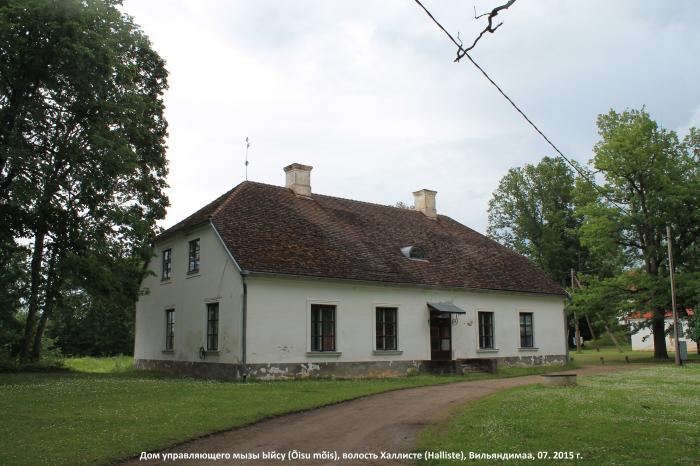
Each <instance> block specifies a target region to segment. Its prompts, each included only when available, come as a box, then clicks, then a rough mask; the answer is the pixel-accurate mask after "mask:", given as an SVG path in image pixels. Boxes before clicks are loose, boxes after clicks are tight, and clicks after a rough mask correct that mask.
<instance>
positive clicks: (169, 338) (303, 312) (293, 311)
mask: <svg viewBox="0 0 700 466" xmlns="http://www.w3.org/2000/svg"><path fill="white" fill-rule="evenodd" d="M310 172H311V167H308V166H305V165H300V164H293V165H290V166H288V167H286V168H285V173H286V186H285V187H277V186H271V185H266V184H261V183H254V182H244V183H241V184H240V185H238V186H237V187H235V188H234V189H233V190H231V191H229V192H228V193H226V194H224V195H223V196H221V197H220V198H218V199H217V200H215V201H214V202H212V203H210V204H209V205H207V206H205V207H204V208H202V209H200V211H198V212H196V213H195V214H193V215H192V216H190V217H188V218H187V219H185V220H183V221H182V222H180V223H178V224H176V225H174V226H173V227H172V228H170V229H168V230H166V231H165V232H163V233H162V234H161V235H160V236H159V237H158V238H156V241H155V243H154V245H155V249H156V257H154V258H153V260H151V261H150V263H149V270H150V271H151V272H152V274H150V275H149V276H148V277H147V278H146V279H144V282H143V284H142V287H143V288H144V289H145V293H144V294H143V296H142V297H141V299H140V300H139V302H138V304H137V311H136V335H135V340H136V341H135V349H134V358H135V364H136V366H137V367H140V368H148V369H158V370H167V371H172V372H178V373H188V374H200V375H205V376H223V377H230V378H243V377H254V378H263V379H269V378H294V377H309V376H310V377H313V376H396V375H402V374H407V373H411V372H415V371H419V370H422V369H424V368H426V367H428V366H429V365H431V364H436V363H450V362H459V361H464V362H471V363H474V362H477V363H478V362H480V361H487V360H488V361H491V360H497V361H500V362H501V363H508V364H510V363H524V364H538V363H550V362H563V361H565V360H566V357H567V347H566V341H565V328H566V327H565V317H564V312H563V300H564V292H563V290H562V289H561V288H560V287H559V286H558V285H556V284H555V283H553V282H552V281H551V280H549V279H548V278H547V277H546V276H545V275H544V273H543V272H542V271H541V270H539V269H537V267H535V266H534V265H533V264H531V263H530V262H529V261H528V260H527V259H525V258H524V257H522V256H520V255H518V254H516V253H514V252H512V251H510V250H508V249H507V248H504V247H503V246H501V245H499V244H497V243H495V242H494V241H492V240H490V239H488V238H486V237H484V236H483V235H480V234H479V233H477V232H475V231H473V230H471V229H469V228H467V227H465V226H463V225H461V224H459V223H457V222H455V221H454V220H452V219H450V218H449V217H446V216H443V215H438V214H437V211H436V207H435V194H436V193H435V192H434V191H429V190H421V191H417V192H415V193H414V196H415V208H414V209H410V210H409V209H400V208H395V207H388V206H381V205H377V204H369V203H365V202H359V201H352V200H347V199H340V198H335V197H330V196H322V195H318V194H314V193H313V192H312V190H311V183H310Z"/></svg>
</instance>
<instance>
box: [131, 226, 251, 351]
mask: <svg viewBox="0 0 700 466" xmlns="http://www.w3.org/2000/svg"><path fill="white" fill-rule="evenodd" d="M196 238H199V239H200V264H199V273H197V274H194V275H188V274H187V259H188V242H189V241H190V240H193V239H196ZM168 248H171V249H172V278H171V279H170V280H168V281H166V282H163V281H161V267H162V264H161V261H162V251H163V250H164V249H168ZM148 268H149V270H151V271H152V272H153V273H154V275H153V276H149V277H147V278H146V279H145V280H144V281H143V283H142V284H141V287H142V288H144V289H145V290H146V294H144V295H143V296H142V297H141V298H140V299H139V301H138V303H137V305H136V335H135V347H134V358H135V359H160V360H180V361H200V359H199V348H200V347H201V346H204V347H206V326H207V320H206V303H208V302H218V303H219V351H218V353H212V352H210V353H207V357H206V362H221V363H238V362H240V360H239V359H240V353H241V330H242V329H241V315H242V302H243V301H242V299H243V298H242V294H243V286H242V281H241V276H240V273H239V272H238V270H237V268H236V266H235V264H234V263H233V261H231V259H230V258H229V256H228V254H227V252H226V250H225V249H224V246H223V245H222V244H221V241H220V240H219V238H218V236H217V234H216V232H215V231H214V230H213V227H212V226H211V225H205V226H202V227H199V228H197V229H196V230H193V231H189V232H183V233H178V234H176V235H175V236H174V237H172V238H169V239H166V240H165V241H164V242H161V243H159V244H156V251H155V257H153V258H152V259H151V261H150V262H149V264H148ZM166 309H175V341H174V350H173V351H172V352H166V351H164V349H165V310H166Z"/></svg>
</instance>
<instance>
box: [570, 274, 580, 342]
mask: <svg viewBox="0 0 700 466" xmlns="http://www.w3.org/2000/svg"><path fill="white" fill-rule="evenodd" d="M571 294H572V295H573V294H574V269H571ZM574 324H575V328H576V352H577V353H580V352H581V328H580V327H579V325H578V316H577V315H576V311H574Z"/></svg>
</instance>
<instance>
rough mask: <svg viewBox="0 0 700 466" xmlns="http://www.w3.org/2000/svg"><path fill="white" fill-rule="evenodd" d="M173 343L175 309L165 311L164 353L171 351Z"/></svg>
mask: <svg viewBox="0 0 700 466" xmlns="http://www.w3.org/2000/svg"><path fill="white" fill-rule="evenodd" d="M173 343H175V309H168V310H166V311H165V351H172V350H173V347H174V346H173Z"/></svg>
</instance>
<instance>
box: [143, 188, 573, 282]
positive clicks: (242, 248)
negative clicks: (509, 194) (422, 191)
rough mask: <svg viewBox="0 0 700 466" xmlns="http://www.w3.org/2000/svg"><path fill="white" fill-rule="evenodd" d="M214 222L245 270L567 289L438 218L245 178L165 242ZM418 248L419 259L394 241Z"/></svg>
mask: <svg viewBox="0 0 700 466" xmlns="http://www.w3.org/2000/svg"><path fill="white" fill-rule="evenodd" d="M209 219H211V221H212V223H213V224H214V226H215V227H216V229H217V231H218V232H219V234H220V235H221V237H222V239H223V241H224V243H225V244H226V246H227V247H228V249H229V251H230V252H231V254H232V255H233V256H234V257H235V259H236V261H237V262H238V264H239V265H240V266H241V267H242V268H243V269H244V270H248V271H251V272H263V273H274V274H290V275H301V276H308V277H326V278H339V279H352V280H363V281H377V282H387V283H400V284H403V283H405V284H415V285H430V286H440V287H456V288H467V289H483V290H505V291H519V292H529V293H544V294H553V295H564V290H563V289H562V288H561V287H560V286H559V285H557V284H556V283H555V282H553V281H552V280H550V279H549V278H548V277H547V276H546V275H545V274H544V272H543V271H541V270H540V269H539V268H537V267H536V266H535V265H534V264H532V263H531V262H530V261H529V260H528V259H526V258H525V257H523V256H521V255H519V254H517V253H515V252H513V251H511V250H510V249H507V248H506V247H504V246H501V245H500V244H498V243H496V242H495V241H493V240H491V239H489V238H487V237H485V236H484V235H481V234H479V233H477V232H476V231H474V230H472V229H470V228H467V227H466V226H464V225H462V224H460V223H458V222H456V221H454V220H452V219H451V218H449V217H446V216H444V215H439V216H438V218H437V219H436V220H431V219H428V218H427V217H426V216H425V215H423V214H422V213H420V212H417V211H414V210H408V209H400V208H396V207H388V206H384V205H378V204H370V203H367V202H360V201H353V200H348V199H341V198H337V197H330V196H323V195H319V194H313V195H312V197H311V198H310V199H309V198H301V197H298V196H296V195H295V194H294V193H293V192H292V191H291V190H290V189H287V188H282V187H279V186H271V185H267V184H262V183H255V182H251V181H246V182H243V183H241V184H239V185H238V186H236V187H235V188H233V189H232V190H231V191H229V192H227V193H226V194H224V195H223V196H221V197H219V198H218V199H216V200H215V201H213V202H211V203H210V204H208V205H206V206H205V207H203V208H202V209H200V210H199V211H197V212H196V213H194V214H193V215H191V216H189V217H187V218H186V219H185V220H183V221H181V222H179V223H177V224H176V225H174V226H173V227H171V228H169V229H168V230H166V231H165V232H163V233H162V234H161V235H159V237H158V238H156V241H158V240H159V239H162V238H164V237H166V236H169V235H171V234H172V233H174V232H176V231H179V230H181V229H184V228H189V227H192V226H194V225H198V224H201V223H203V222H207V221H209ZM411 245H417V246H421V247H422V248H423V249H424V250H425V253H426V259H427V260H426V261H418V260H411V259H408V258H406V257H405V256H404V255H403V254H402V253H401V247H403V246H411Z"/></svg>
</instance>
